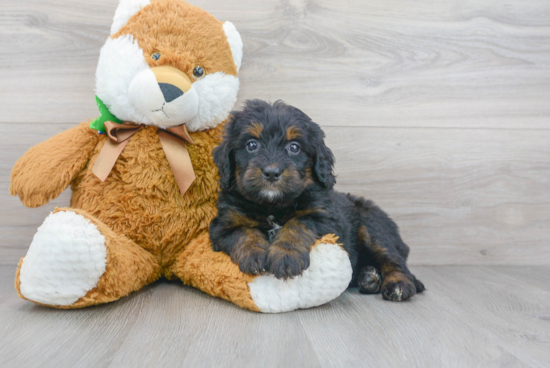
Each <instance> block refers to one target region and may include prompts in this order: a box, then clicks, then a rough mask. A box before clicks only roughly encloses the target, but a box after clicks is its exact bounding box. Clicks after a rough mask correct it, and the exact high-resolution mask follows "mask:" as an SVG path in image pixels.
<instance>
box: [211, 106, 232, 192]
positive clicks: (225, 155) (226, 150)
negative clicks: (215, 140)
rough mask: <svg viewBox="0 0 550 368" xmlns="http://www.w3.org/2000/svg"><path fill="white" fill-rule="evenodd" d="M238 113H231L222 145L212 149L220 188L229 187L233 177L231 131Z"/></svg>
mask: <svg viewBox="0 0 550 368" xmlns="http://www.w3.org/2000/svg"><path fill="white" fill-rule="evenodd" d="M237 116H238V112H232V113H231V117H230V119H229V121H228V122H227V124H226V125H225V131H224V133H223V140H222V143H221V144H220V145H219V146H218V147H216V148H214V163H215V164H216V166H217V167H218V172H219V173H220V187H221V188H222V189H227V188H229V187H230V183H231V177H232V176H233V168H232V164H231V156H232V154H233V152H232V151H233V148H232V144H231V142H232V139H231V137H232V131H233V126H234V124H235V121H236V120H237Z"/></svg>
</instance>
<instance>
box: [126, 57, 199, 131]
mask: <svg viewBox="0 0 550 368" xmlns="http://www.w3.org/2000/svg"><path fill="white" fill-rule="evenodd" d="M128 95H129V97H130V101H131V102H132V104H133V105H134V107H135V108H136V109H137V110H138V111H140V112H141V113H142V114H143V115H145V116H147V117H148V118H149V119H150V120H151V121H152V122H153V124H154V125H156V126H160V127H170V126H175V125H180V124H184V123H187V122H189V121H190V120H191V119H192V118H193V117H194V116H195V115H196V114H197V112H198V107H199V99H198V95H197V93H196V91H195V90H194V89H193V84H192V83H191V80H190V79H189V77H188V76H187V74H185V73H183V72H182V71H180V70H178V69H176V68H173V67H171V66H158V67H153V68H150V69H146V70H144V71H142V72H140V73H139V74H137V75H136V76H135V77H134V78H133V79H132V82H131V83H130V87H129V90H128Z"/></svg>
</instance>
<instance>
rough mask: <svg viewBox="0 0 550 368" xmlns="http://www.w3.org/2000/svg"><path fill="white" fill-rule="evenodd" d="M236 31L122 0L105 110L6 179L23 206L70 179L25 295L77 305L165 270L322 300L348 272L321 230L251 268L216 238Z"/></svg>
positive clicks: (273, 303)
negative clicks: (276, 260)
mask: <svg viewBox="0 0 550 368" xmlns="http://www.w3.org/2000/svg"><path fill="white" fill-rule="evenodd" d="M242 48H243V44H242V40H241V37H240V35H239V33H238V31H237V29H236V28H235V26H234V25H233V24H232V23H231V22H228V21H226V22H221V21H218V20H217V19H216V18H214V17H213V16H212V15H210V14H209V13H207V12H206V11H204V10H202V9H200V8H198V7H195V6H192V5H190V4H188V3H186V2H184V1H183V0H121V1H120V3H119V5H118V7H117V9H116V12H115V16H114V20H113V23H112V27H111V31H110V36H109V37H108V39H107V41H106V42H105V44H104V46H103V47H102V49H101V52H100V56H99V62H98V66H97V70H96V86H95V93H96V102H97V104H98V107H99V112H100V116H99V117H98V118H97V119H95V120H93V121H87V122H84V123H81V124H80V125H77V126H75V127H73V128H71V129H69V130H67V131H65V132H62V133H60V134H58V135H56V136H54V137H52V138H50V139H48V140H46V141H44V142H42V143H40V144H38V145H36V146H34V147H32V148H31V149H29V150H28V151H27V152H26V153H25V155H24V156H23V157H21V158H20V159H19V160H18V161H17V163H16V164H15V166H14V168H13V171H12V174H11V185H10V193H11V194H12V195H17V196H19V198H20V199H21V201H22V203H23V204H24V205H25V206H28V207H38V206H41V205H44V204H46V203H47V202H48V201H49V200H51V199H54V198H56V197H57V196H58V195H59V194H61V192H63V191H64V190H65V189H66V188H67V187H68V186H69V185H70V186H71V190H72V197H71V201H70V206H69V207H64V208H56V209H55V210H54V211H53V212H52V213H50V215H49V216H48V217H47V218H46V219H45V220H44V222H43V224H42V225H41V226H40V227H39V228H38V230H37V232H36V234H35V235H34V237H33V240H32V242H31V244H30V247H29V249H28V252H27V254H26V256H25V257H23V258H22V259H21V261H20V263H19V266H18V268H17V272H16V279H15V287H16V290H17V292H18V294H19V296H20V297H21V298H23V299H27V300H30V301H32V302H35V303H37V304H41V305H44V306H49V307H54V308H61V309H75V308H82V307H87V306H92V305H97V304H101V303H107V302H112V301H115V300H117V299H120V298H122V297H124V296H127V295H128V294H130V293H131V292H133V291H137V290H139V289H140V288H142V287H144V286H145V285H147V284H150V283H152V282H154V281H156V280H157V279H159V278H161V277H164V278H167V279H180V280H182V281H183V283H184V284H186V285H191V286H193V287H196V288H198V289H200V290H202V291H204V292H206V293H208V294H210V295H212V296H215V297H220V298H223V299H225V300H228V301H230V302H232V303H234V304H236V305H238V306H240V307H242V308H246V309H248V310H251V311H256V312H271V313H274V312H285V311H291V310H294V309H298V308H308V307H313V306H317V305H321V304H324V303H326V302H328V301H330V300H333V299H334V298H336V297H338V295H340V294H341V293H342V292H343V291H344V290H345V289H346V288H347V286H348V284H349V282H350V280H351V276H352V275H351V273H352V271H351V265H350V262H349V258H348V256H347V253H346V252H345V251H344V250H343V248H342V247H341V245H340V244H338V239H337V238H336V237H335V236H333V235H330V234H328V235H326V236H324V237H323V238H321V239H318V240H317V241H316V243H315V244H314V246H313V247H312V250H311V265H310V267H309V268H308V269H307V270H306V271H304V273H303V274H302V275H300V276H298V277H295V278H293V279H290V280H286V281H285V280H279V279H276V278H275V277H274V276H273V275H269V274H261V275H256V276H254V275H248V274H244V273H242V272H241V271H240V270H239V267H238V266H237V265H235V264H234V263H232V262H231V259H230V258H229V256H227V255H226V254H224V253H220V252H214V251H213V249H212V247H211V243H210V239H209V235H208V229H209V225H210V222H211V220H212V219H213V218H214V217H215V215H216V211H217V210H216V199H217V196H218V191H219V183H218V180H219V174H218V171H217V168H216V166H215V164H214V162H213V158H212V151H213V149H214V148H215V147H216V146H217V145H218V144H219V143H220V141H221V132H222V129H223V126H224V123H225V121H227V119H228V118H229V116H230V112H231V109H232V108H233V105H234V104H235V102H236V98H237V92H238V89H239V80H238V72H239V68H240V66H241V61H242V54H243V52H242Z"/></svg>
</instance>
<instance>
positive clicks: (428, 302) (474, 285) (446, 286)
mask: <svg viewBox="0 0 550 368" xmlns="http://www.w3.org/2000/svg"><path fill="white" fill-rule="evenodd" d="M14 270H15V268H14V267H13V266H0V367H56V368H57V367H107V366H111V367H438V368H439V367H548V366H549V365H550V348H549V346H550V267H545V266H537V267H524V266H487V267H482V266H438V267H415V268H414V269H413V271H414V272H415V273H416V275H417V276H418V277H419V278H421V279H422V280H424V281H426V284H427V287H428V290H427V291H426V292H425V294H423V295H419V296H417V297H415V298H413V299H412V300H411V301H410V302H405V303H391V302H386V301H383V300H382V299H381V297H380V295H376V296H366V295H361V294H359V293H358V292H357V291H356V290H354V289H352V290H348V291H347V292H345V293H344V294H343V295H342V296H340V297H339V298H338V299H337V300H335V301H333V302H332V303H330V304H328V305H325V306H321V307H318V308H313V309H309V310H302V311H297V312H291V313H284V314H278V315H265V314H264V315H262V314H256V313H253V312H248V311H245V310H242V309H239V308H238V307H236V306H234V305H232V304H230V303H227V302H225V301H223V300H220V299H215V298H212V297H210V296H208V295H206V294H203V293H201V292H200V291H197V290H195V289H192V288H189V287H184V286H182V285H181V284H180V283H178V282H174V283H169V282H166V281H165V282H158V283H156V284H154V285H151V286H150V287H147V288H145V289H143V290H142V291H140V292H138V293H135V294H133V295H131V296H129V297H127V298H124V299H123V300H120V301H118V302H116V303H112V304H108V305H103V306H99V307H93V308H88V309H84V310H75V311H61V310H54V309H50V308H44V307H41V306H37V305H34V304H32V303H30V302H27V301H24V300H21V299H19V298H18V297H17V296H16V294H15V292H14V289H13V285H12V279H13V273H14Z"/></svg>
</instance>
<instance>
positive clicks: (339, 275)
mask: <svg viewBox="0 0 550 368" xmlns="http://www.w3.org/2000/svg"><path fill="white" fill-rule="evenodd" d="M351 276H352V269H351V263H350V261H349V256H348V254H347V253H346V252H345V251H344V250H343V249H342V248H341V247H340V246H338V245H336V244H326V243H323V244H319V245H318V246H316V247H315V248H313V250H312V251H311V254H310V265H309V268H308V269H307V270H305V271H304V273H303V274H302V275H301V276H298V277H295V278H293V279H289V280H286V281H284V280H279V279H276V278H275V276H273V275H264V276H258V277H256V278H255V279H254V281H252V282H250V283H249V284H248V287H249V289H250V295H251V296H252V299H253V300H254V303H256V306H257V307H258V308H259V309H260V311H262V312H264V313H279V312H288V311H291V310H295V309H299V308H310V307H315V306H318V305H321V304H325V303H328V302H330V301H331V300H333V299H335V298H337V297H338V296H339V295H340V294H342V293H343V292H344V290H346V289H347V287H348V285H349V283H350V281H351Z"/></svg>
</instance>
